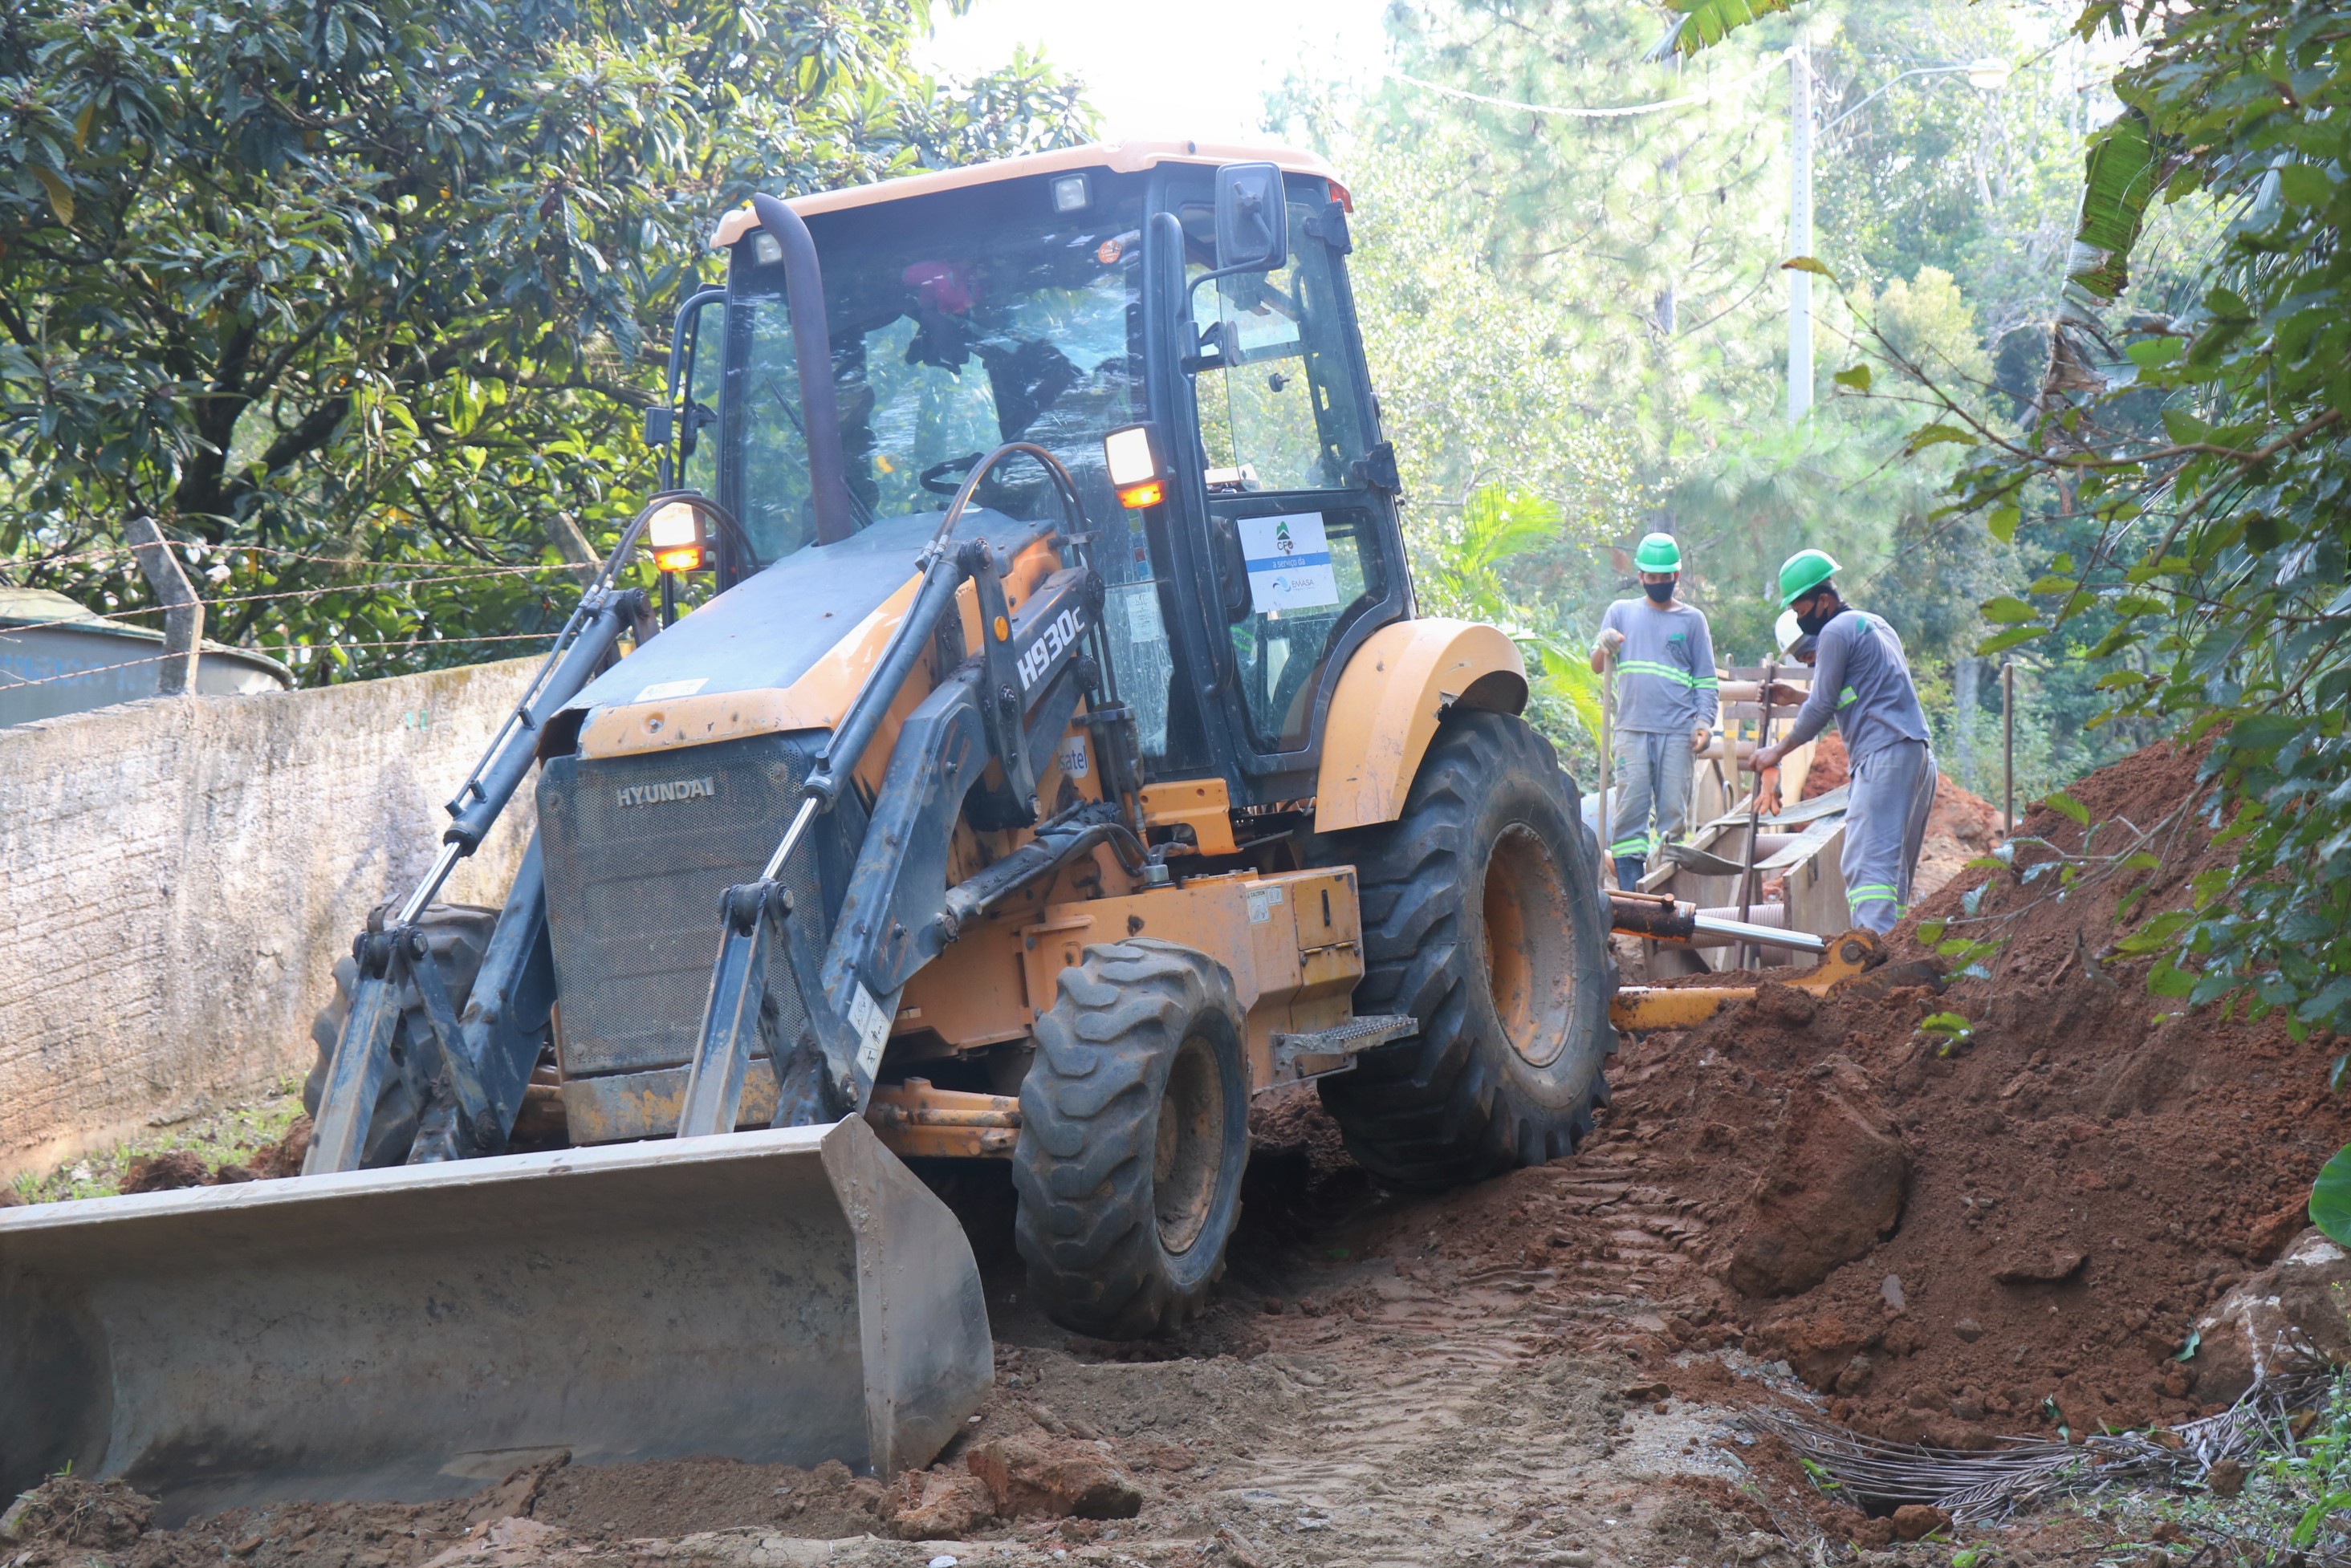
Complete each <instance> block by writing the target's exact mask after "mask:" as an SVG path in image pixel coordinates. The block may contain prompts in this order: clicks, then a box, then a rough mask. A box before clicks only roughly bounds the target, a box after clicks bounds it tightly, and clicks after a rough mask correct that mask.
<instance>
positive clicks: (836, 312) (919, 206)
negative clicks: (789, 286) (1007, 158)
mask: <svg viewBox="0 0 2351 1568" xmlns="http://www.w3.org/2000/svg"><path fill="white" fill-rule="evenodd" d="M1094 180H1095V182H1096V183H1097V185H1098V186H1100V187H1101V189H1100V190H1099V191H1098V192H1095V199H1094V200H1093V201H1092V202H1090V203H1089V204H1088V205H1087V206H1086V207H1085V208H1083V209H1082V210H1081V211H1078V212H1076V213H1070V214H1066V215H1056V214H1055V213H1054V212H1053V207H1052V200H1051V193H1050V190H1049V189H1048V188H1047V185H1046V182H1044V181H1043V180H1031V181H1009V182H999V183H997V184H992V185H987V186H982V187H978V188H977V189H974V190H969V191H958V192H944V193H941V194H938V195H935V196H929V197H925V198H922V199H919V200H915V201H907V202H893V203H888V204H885V205H881V206H875V207H870V208H856V209H851V210H849V211H847V212H843V213H831V214H820V215H819V216H817V217H815V218H813V219H811V221H810V227H811V229H812V230H813V231H814V233H815V235H816V239H817V244H818V252H819V254H820V258H821V265H822V268H823V275H824V288H825V304H826V314H827V317H828V321H827V326H828V327H829V328H830V331H831V340H832V361H833V362H832V371H833V384H834V387H835V389H836V396H837V398H838V400H839V403H840V409H841V444H842V446H843V448H844V449H845V456H846V459H847V472H848V479H849V487H850V491H851V497H852V512H853V513H854V514H855V520H856V522H857V523H858V524H859V525H860V526H861V527H862V526H863V525H865V524H869V523H872V522H873V521H875V520H877V519H880V518H887V517H898V516H904V515H906V514H910V513H919V512H935V511H937V510H939V509H941V508H943V507H945V506H946V504H947V498H948V497H949V496H951V495H953V494H954V493H955V491H956V487H957V486H958V485H960V484H961V483H963V480H964V478H965V476H966V475H967V473H968V472H970V471H971V468H972V466H973V465H974V464H975V463H976V462H977V461H978V460H979V458H980V457H981V456H983V455H984V454H986V453H987V452H991V451H993V450H994V449H995V448H996V447H998V445H1001V444H1002V443H1003V442H1005V441H1033V442H1035V443H1036V444H1038V445H1040V446H1042V447H1044V448H1045V449H1047V450H1048V451H1050V452H1052V453H1053V454H1054V455H1055V456H1057V457H1059V458H1060V459H1061V461H1062V462H1064V463H1065V464H1067V465H1068V466H1069V468H1070V469H1071V472H1072V474H1073V475H1074V476H1075V477H1076V478H1077V480H1078V482H1079V485H1080V488H1081V493H1082V495H1083V497H1084V500H1085V504H1086V509H1087V512H1088V514H1089V515H1090V516H1091V517H1092V519H1093V520H1094V521H1095V522H1096V523H1097V524H1101V523H1102V522H1105V521H1107V520H1109V519H1111V518H1114V517H1116V516H1117V514H1118V513H1119V507H1118V504H1117V501H1116V498H1115V497H1114V496H1113V493H1112V491H1111V488H1110V485H1109V481H1108V478H1107V476H1106V475H1105V474H1104V472H1102V436H1103V435H1104V434H1105V433H1106V432H1107V431H1112V430H1113V429H1116V428H1117V427H1118V426H1120V425H1123V424H1131V423H1133V422H1134V421H1136V420H1137V419H1139V418H1141V417H1142V414H1141V408H1142V403H1143V397H1144V393H1143V382H1142V374H1141V371H1142V365H1141V345H1140V342H1139V340H1138V334H1139V319H1140V312H1139V309H1138V304H1137V301H1138V294H1139V290H1140V287H1141V275H1142V244H1141V234H1140V231H1141V228H1142V204H1141V201H1140V197H1139V192H1128V193H1125V194H1123V196H1122V194H1121V193H1120V192H1117V191H1116V190H1115V189H1113V179H1112V177H1110V176H1108V175H1107V174H1097V175H1096V176H1094ZM1116 183H1117V184H1121V185H1123V184H1124V183H1126V182H1116ZM770 270H774V271H776V272H777V273H778V275H776V276H774V277H773V278H772V279H770V278H768V276H766V275H765V274H766V273H767V272H768V271H770ZM728 317H729V321H728V328H729V334H730V336H734V337H737V341H736V342H735V343H734V344H732V345H730V347H731V348H733V349H734V352H733V353H731V354H730V355H729V356H728V360H729V379H730V380H732V381H734V382H735V385H733V386H732V387H730V388H729V389H728V390H729V392H730V393H731V394H733V395H732V396H730V397H729V398H728V399H727V405H728V417H729V418H730V419H737V420H739V421H741V426H740V439H739V444H738V443H737V442H729V443H728V445H729V448H730V450H735V451H739V452H741V454H742V457H741V470H740V473H739V478H738V480H737V483H736V484H735V485H733V486H729V487H728V488H732V489H734V490H735V491H736V495H735V498H734V499H735V504H736V510H737V515H739V516H740V517H741V518H742V519H743V522H744V524H745V527H746V531H747V533H748V534H749V535H750V536H751V541H752V544H753V545H754V547H755V548H756V549H757V551H758V554H759V556H761V558H763V559H765V560H775V559H777V558H778V557H779V556H785V555H788V554H789V553H790V552H792V551H793V550H796V549H799V547H800V546H802V545H806V544H809V543H810V542H811V541H812V540H813V539H814V538H815V518H814V514H813V512H812V510H811V508H810V504H809V503H810V497H809V481H808V462H807V441H806V437H805V435H804V433H803V426H804V421H803V420H802V417H801V412H800V406H799V372H798V368H797V365H796V362H795V358H794V355H793V350H792V337H791V320H790V313H789V306H787V304H786V301H785V297H784V290H783V284H782V278H781V276H780V271H779V269H762V268H758V267H753V268H749V269H747V275H746V276H745V277H743V278H742V279H741V280H740V282H738V285H737V288H736V291H735V295H734V298H733V301H732V308H731V309H730V310H729V312H728ZM976 500H977V502H979V503H980V504H984V505H987V506H990V507H994V508H996V509H997V510H998V511H1001V512H1006V513H1009V514H1012V515H1013V516H1016V517H1019V518H1022V519H1024V520H1031V519H1035V520H1041V519H1043V518H1045V517H1047V516H1048V515H1050V514H1051V513H1052V512H1053V510H1054V509H1055V508H1056V506H1057V503H1056V501H1055V500H1054V497H1053V493H1052V491H1051V488H1050V485H1049V484H1048V483H1047V482H1046V480H1045V477H1044V475H1043V473H1042V472H1041V471H1040V468H1039V467H1038V465H1037V464H1036V463H1034V462H1028V461H1025V460H1020V459H1013V460H1008V462H1006V463H1004V464H1003V465H1001V466H1000V467H999V468H998V470H997V471H996V472H994V473H993V474H992V475H991V476H990V478H989V479H988V480H987V482H986V483H984V484H983V486H982V488H981V489H980V491H979V493H978V494H977V497H976Z"/></svg>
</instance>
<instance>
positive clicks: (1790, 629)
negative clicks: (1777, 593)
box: [1771, 610, 1804, 659]
mask: <svg viewBox="0 0 2351 1568" xmlns="http://www.w3.org/2000/svg"><path fill="white" fill-rule="evenodd" d="M1771 635H1772V637H1773V639H1775V640H1777V641H1778V643H1779V644H1780V657H1781V658H1782V659H1785V658H1786V657H1787V656H1788V649H1792V648H1793V647H1795V646H1796V639H1798V638H1800V637H1802V636H1803V635H1804V633H1803V630H1802V628H1800V627H1798V626H1797V625H1796V612H1795V611H1794V610H1782V611H1781V612H1780V619H1779V623H1778V624H1777V625H1775V626H1774V627H1772V628H1771Z"/></svg>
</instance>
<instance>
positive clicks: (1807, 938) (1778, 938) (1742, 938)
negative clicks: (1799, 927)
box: [1691, 915, 1829, 953]
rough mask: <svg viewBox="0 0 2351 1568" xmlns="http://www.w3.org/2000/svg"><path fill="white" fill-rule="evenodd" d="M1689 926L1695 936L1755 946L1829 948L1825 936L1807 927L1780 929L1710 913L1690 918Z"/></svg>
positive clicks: (1806, 949) (1815, 950) (1811, 950)
mask: <svg viewBox="0 0 2351 1568" xmlns="http://www.w3.org/2000/svg"><path fill="white" fill-rule="evenodd" d="M1691 920H1692V928H1693V929H1695V930H1696V931H1697V933H1698V935H1699V936H1713V937H1723V938H1726V939H1728V940H1731V941H1734V942H1747V943H1750V944H1752V945H1753V946H1756V947H1759V948H1785V949H1787V950H1789V951H1791V952H1800V953H1824V952H1826V951H1828V950H1829V944H1828V939H1827V938H1826V937H1816V936H1814V935H1813V933H1812V932H1810V931H1783V930H1781V929H1778V928H1777V927H1773V926H1751V925H1749V924H1747V923H1745V922H1744V921H1740V920H1726V919H1719V918H1718V917H1716V916H1713V915H1696V916H1693V917H1692V918H1691Z"/></svg>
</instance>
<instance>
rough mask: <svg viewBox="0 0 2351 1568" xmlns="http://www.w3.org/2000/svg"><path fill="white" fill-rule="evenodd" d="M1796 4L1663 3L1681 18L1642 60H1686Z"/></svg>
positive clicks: (1768, 0)
mask: <svg viewBox="0 0 2351 1568" xmlns="http://www.w3.org/2000/svg"><path fill="white" fill-rule="evenodd" d="M1795 5H1796V0H1666V9H1667V10H1669V11H1678V12H1680V13H1681V17H1680V19H1679V20H1678V21H1677V22H1676V23H1675V24H1674V25H1673V26H1672V27H1671V28H1670V29H1668V30H1667V34H1666V36H1664V37H1662V38H1660V39H1658V40H1657V42H1656V45H1655V47H1652V48H1651V49H1650V50H1649V52H1648V54H1647V55H1646V57H1645V58H1647V59H1651V60H1671V59H1685V58H1687V57H1689V56H1691V55H1695V54H1697V53H1698V51H1699V50H1700V49H1704V48H1708V47H1712V46H1714V45H1716V44H1719V43H1720V42H1722V40H1723V38H1724V36H1726V35H1728V34H1729V33H1731V32H1734V31H1736V30H1737V29H1739V28H1740V27H1744V26H1747V24H1748V23H1750V22H1753V21H1757V20H1760V19H1761V18H1762V17H1765V16H1776V15H1778V14H1779V13H1780V12H1782V11H1787V10H1792V9H1793V8H1794V7H1795Z"/></svg>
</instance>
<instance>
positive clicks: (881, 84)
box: [0, 0, 1084, 680]
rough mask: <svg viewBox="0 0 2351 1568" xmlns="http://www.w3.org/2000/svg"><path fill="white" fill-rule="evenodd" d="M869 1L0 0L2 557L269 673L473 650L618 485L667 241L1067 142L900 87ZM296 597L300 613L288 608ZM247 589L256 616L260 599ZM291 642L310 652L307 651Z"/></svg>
mask: <svg viewBox="0 0 2351 1568" xmlns="http://www.w3.org/2000/svg"><path fill="white" fill-rule="evenodd" d="M926 26H927V19H926V11H925V6H924V5H921V4H920V3H919V0H918V3H917V4H916V5H912V6H907V5H891V4H882V3H879V0H793V3H781V0H753V3H749V4H742V5H737V4H730V3H725V0H377V3H375V4H372V5H355V4H341V3H338V4H332V5H295V4H291V3H289V0H162V3H159V4H137V5H133V4H129V3H126V0H65V3H59V0H35V3H34V4H33V5H31V6H29V7H20V6H12V7H10V8H9V9H8V11H7V14H6V16H5V20H0V104H5V106H6V107H5V109H0V559H5V560H8V561H9V562H10V564H11V565H13V566H16V576H18V577H19V579H20V580H26V579H27V578H29V580H32V581H36V582H42V583H47V584H49V585H52V586H57V587H64V588H66V589H67V590H68V591H70V592H74V593H76V594H77V596H78V597H89V598H92V599H95V598H99V597H104V598H105V600H106V602H107V603H109V604H112V603H115V602H117V601H118V600H119V601H122V602H144V601H145V598H146V596H145V594H144V592H143V589H141V588H140V587H135V586H134V585H135V583H136V581H137V579H136V577H135V576H132V575H131V574H129V573H128V572H127V570H126V568H127V566H128V563H127V561H126V560H125V559H124V558H123V557H122V556H121V555H120V552H119V551H118V550H114V549H111V548H110V546H113V545H116V543H117V542H118V541H119V538H120V525H121V523H122V521H123V519H125V518H126V517H128V516H132V515H138V514H146V515H151V516H153V517H155V518H157V519H158V520H160V521H161V522H162V524H163V525H164V526H165V528H166V529H167V530H168V531H169V532H171V533H172V535H174V536H176V537H179V538H182V539H183V540H186V541H188V542H189V543H190V544H191V545H192V546H195V548H192V550H191V552H190V553H191V555H192V556H194V557H195V558H196V559H197V561H198V562H199V564H200V565H201V566H204V568H205V574H204V575H205V576H206V578H207V580H208V581H209V582H210V584H211V585H212V587H211V592H213V593H214V595H216V596H218V597H220V598H221V599H222V600H223V601H225V602H223V603H221V604H220V605H219V606H218V607H217V608H216V610H215V612H214V617H213V620H212V625H211V628H210V629H211V630H212V631H213V633H214V635H215V636H223V637H225V638H228V639H233V640H240V641H246V642H253V643H257V644H259V645H260V646H263V647H266V648H268V649H271V650H272V651H274V652H278V653H281V654H282V655H285V656H287V657H288V658H289V659H291V660H292V661H293V662H295V663H296V664H297V666H298V668H302V669H303V670H304V671H305V676H306V679H308V680H326V679H329V678H330V677H331V676H333V675H335V674H338V673H371V674H373V673H384V672H388V671H391V670H400V669H411V668H418V667H422V666H424V665H430V664H434V663H447V662H462V661H465V660H466V659H473V658H479V657H483V656H484V655H485V653H486V652H493V651H502V649H496V647H495V646H494V645H493V646H489V647H485V646H483V645H480V644H477V643H475V642H472V641H469V640H467V639H475V638H478V637H481V636H483V635H485V634H490V635H496V634H507V635H514V634H522V633H528V632H530V631H532V630H534V629H535V628H537V627H538V626H540V625H541V624H543V623H544V622H545V620H546V619H547V618H549V616H550V615H552V614H556V613H559V612H557V611H556V609H555V607H554V606H553V605H552V603H551V601H550V599H549V595H548V590H547V588H546V587H545V584H546V582H547V578H546V576H545V575H544V574H543V573H542V572H540V571H538V569H537V568H538V567H539V566H541V565H542V563H543V562H546V561H549V560H552V559H553V558H554V557H553V555H552V552H550V551H549V548H548V545H547V535H546V534H545V532H544V524H545V520H546V518H547V517H548V516H549V515H550V514H554V513H557V512H565V513H569V514H571V515H572V516H573V517H574V518H576V519H578V520H579V521H580V522H582V523H583V524H586V525H587V527H588V529H589V531H590V534H591V535H594V534H595V533H596V532H597V531H598V528H599V526H600V525H610V524H611V523H612V521H613V520H614V518H615V516H616V514H620V513H622V512H623V511H625V510H626V508H627V506H628V504H629V503H630V498H631V497H632V496H633V495H636V494H639V493H643V491H645V490H646V489H648V488H650V486H651V484H652V482H653V472H652V464H651V462H650V459H649V457H648V455H647V453H646V452H645V451H644V450H643V445H642V443H641V441H640V440H639V438H638V436H637V434H636V432H635V430H634V426H635V424H636V423H637V415H638V410H641V409H642V408H643V407H644V406H645V405H646V404H647V403H649V402H651V401H652V400H654V399H655V398H656V397H657V396H658V390H659V387H660V380H661V375H662V366H663V364H664V360H665V357H666V338H667V335H668V321H667V317H668V315H669V312H670V311H671V309H672V308H673V307H674V305H675V303H676V302H677V300H678V298H679V297H680V296H681V294H682V293H683V292H684V291H685V290H688V289H690V288H691V287H692V286H695V284H696V283H697V282H698V281H699V280H700V279H701V278H703V277H704V276H705V275H707V274H708V273H709V272H710V269H711V263H710V260H709V259H708V258H707V257H706V255H705V253H704V248H703V247H704V245H705V243H706V238H707V235H708V233H709V231H710V228H711V225H712V223H714V222H715V220H716V217H717V216H718V214H719V213H721V212H723V211H724V210H725V209H726V208H727V207H728V206H730V205H733V204H735V203H737V202H740V201H741V200H742V199H743V198H744V197H745V196H746V194H747V192H750V191H751V190H753V189H755V188H760V189H767V190H771V191H778V192H793V191H801V190H808V189H811V188H816V187H822V186H829V185H837V184H841V183H847V182H862V181H867V180H872V179H875V178H879V177H883V176H886V175H890V174H893V173H901V172H905V171H911V170H913V169H914V168H917V167H920V166H923V165H925V164H936V163H942V162H948V161H958V160H964V159H968V158H973V157H977V156H995V155H1000V154H1004V153H1009V152H1015V151H1025V150H1029V149H1031V148H1034V147H1038V146H1042V145H1048V144H1052V143H1056V142H1058V141H1061V140H1067V139H1070V138H1071V137H1073V136H1074V135H1075V134H1077V133H1078V132H1079V131H1080V130H1081V129H1082V123H1083V119H1084V117H1083V114H1082V111H1081V109H1079V107H1078V105H1077V103H1076V101H1075V98H1074V95H1073V93H1072V91H1071V89H1070V88H1066V87H1065V86H1063V85H1062V84H1061V83H1060V82H1058V81H1057V80H1056V79H1055V78H1053V77H1052V76H1051V75H1050V72H1048V71H1047V70H1045V69H1044V67H1041V66H1040V65H1037V64H1035V63H1033V62H1028V61H1016V62H1015V64H1014V66H1013V67H1011V68H1010V69H1009V70H1008V71H1007V72H1005V73H1003V74H1001V75H998V76H997V77H993V78H987V79H984V80H981V81H978V82H976V83H972V84H967V85H964V86H954V85H943V84H939V83H935V82H932V81H929V80H927V79H925V78H923V76H922V75H921V74H920V73H919V72H918V71H917V70H916V69H915V68H914V67H913V66H912V64H911V63H910V61H909V57H908V47H909V45H910V42H911V41H912V40H913V39H914V38H915V37H917V36H920V33H921V30H922V29H924V28H925V27H926ZM321 590H323V591H321ZM262 596H268V597H262ZM314 652H317V653H322V654H323V655H324V656H323V657H313V654H314Z"/></svg>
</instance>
